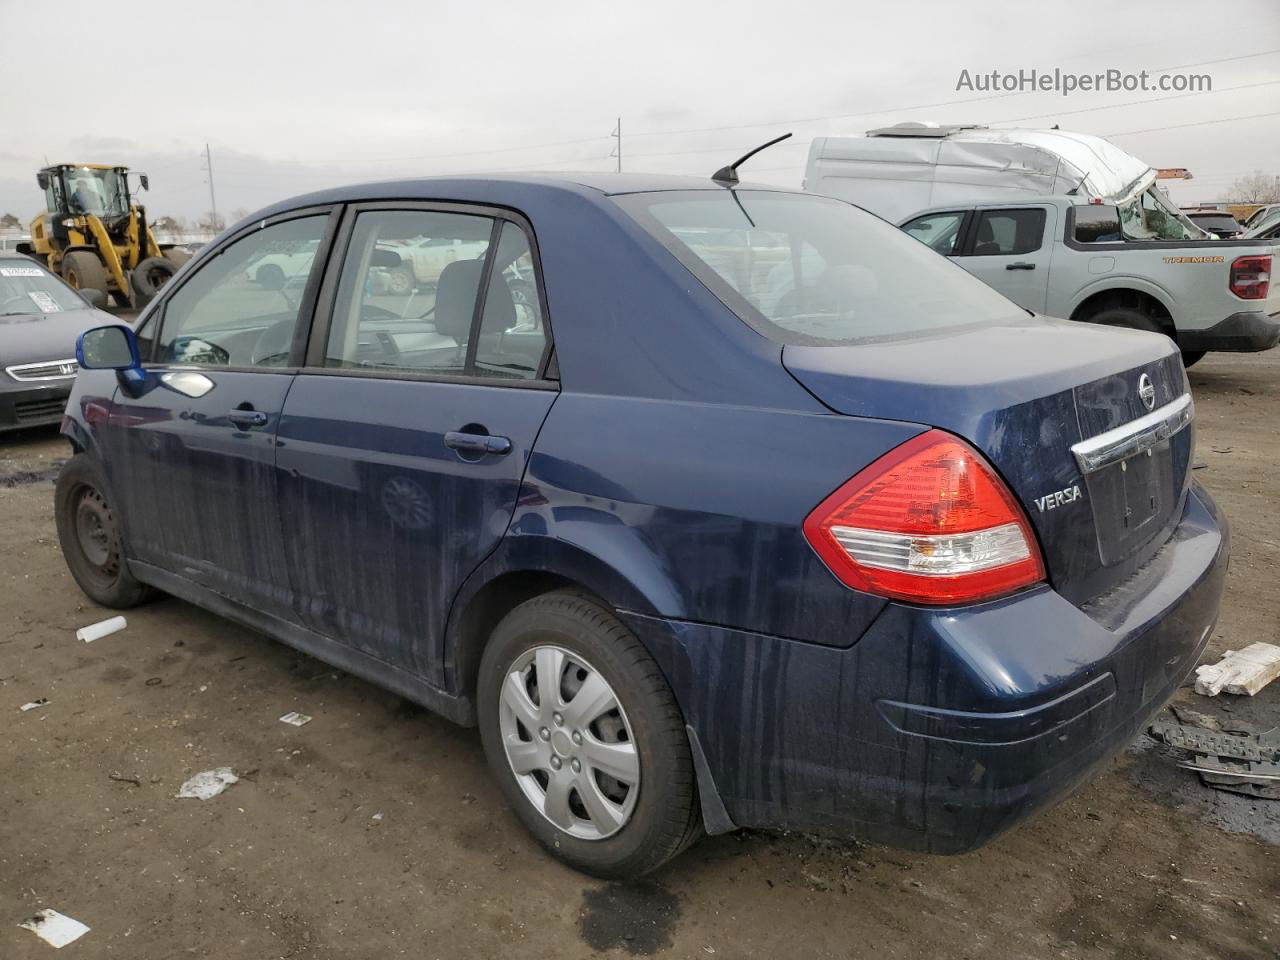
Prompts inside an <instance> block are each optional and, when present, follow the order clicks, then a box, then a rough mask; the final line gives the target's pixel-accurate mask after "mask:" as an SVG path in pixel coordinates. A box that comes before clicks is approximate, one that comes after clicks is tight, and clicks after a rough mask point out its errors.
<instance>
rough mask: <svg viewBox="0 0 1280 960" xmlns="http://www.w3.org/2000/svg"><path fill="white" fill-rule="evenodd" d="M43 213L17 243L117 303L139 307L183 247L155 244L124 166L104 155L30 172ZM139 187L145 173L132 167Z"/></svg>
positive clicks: (169, 272) (181, 256) (182, 257)
mask: <svg viewBox="0 0 1280 960" xmlns="http://www.w3.org/2000/svg"><path fill="white" fill-rule="evenodd" d="M36 182H37V183H39V184H40V189H41V190H43V191H44V195H45V207H46V211H45V212H44V213H41V214H38V215H37V216H36V217H35V219H33V220H32V221H31V241H30V243H24V244H21V245H19V247H18V249H19V250H21V251H22V252H23V253H26V254H28V255H29V256H32V257H35V258H36V259H37V260H40V261H41V262H43V263H44V264H45V266H47V267H48V268H49V269H50V270H52V271H53V272H54V273H57V274H59V275H61V277H62V279H64V280H66V281H67V283H69V284H70V285H71V286H73V287H75V288H76V289H77V290H100V291H102V293H103V294H104V295H106V294H109V295H110V296H111V298H112V299H114V300H115V302H116V303H117V304H119V305H120V306H122V307H132V308H134V309H141V308H142V307H144V306H146V305H147V303H149V302H150V301H151V299H152V298H153V297H154V296H155V295H156V293H157V292H158V291H159V289H160V287H161V286H163V285H164V282H165V281H166V280H168V279H169V278H170V277H171V276H173V275H174V274H175V273H176V272H177V270H178V268H179V267H180V266H182V264H183V263H185V262H186V261H187V260H188V259H189V257H190V254H188V253H186V252H185V251H182V250H177V249H174V248H162V247H161V246H160V245H159V244H158V243H156V238H155V236H154V235H153V234H152V232H151V228H150V227H148V226H147V216H146V211H145V210H144V209H143V208H142V206H141V205H139V204H136V203H134V202H133V200H132V198H131V197H130V193H129V169H128V168H127V167H117V166H111V165H110V164H104V163H60V164H55V165H53V166H49V167H45V168H44V169H43V170H41V171H40V172H39V173H38V174H36ZM138 183H139V185H140V186H141V188H142V189H143V190H146V189H147V187H148V182H147V177H146V175H145V174H139V175H138Z"/></svg>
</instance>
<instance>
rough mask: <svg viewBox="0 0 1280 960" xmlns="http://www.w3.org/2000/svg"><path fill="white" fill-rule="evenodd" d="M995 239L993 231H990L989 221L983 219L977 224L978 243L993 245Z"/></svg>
mask: <svg viewBox="0 0 1280 960" xmlns="http://www.w3.org/2000/svg"><path fill="white" fill-rule="evenodd" d="M995 239H996V234H995V231H994V230H992V229H991V221H990V220H988V219H986V218H985V217H984V218H983V219H982V221H981V222H980V223H979V224H978V242H979V243H993V242H994V241H995Z"/></svg>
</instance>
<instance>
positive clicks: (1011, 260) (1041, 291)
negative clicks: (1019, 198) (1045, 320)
mask: <svg viewBox="0 0 1280 960" xmlns="http://www.w3.org/2000/svg"><path fill="white" fill-rule="evenodd" d="M1056 218H1057V208H1056V207H1054V206H1052V205H1050V204H1045V205H1035V206H1027V207H990V208H985V209H984V208H981V207H980V208H978V209H977V210H975V211H973V223H972V225H971V227H970V229H969V231H968V235H967V237H966V239H965V242H964V246H963V248H962V249H961V251H960V254H961V255H960V257H959V258H958V259H957V260H956V262H957V263H958V264H960V266H962V267H964V268H965V269H966V270H968V271H969V272H970V273H972V274H973V275H974V276H975V277H977V278H978V279H979V280H982V281H984V282H985V283H986V284H987V285H988V286H991V287H994V288H995V289H997V290H999V291H1000V292H1001V293H1003V294H1004V295H1005V296H1006V297H1008V298H1009V299H1010V300H1012V301H1013V302H1014V303H1016V304H1018V306H1020V307H1026V308H1027V309H1028V310H1033V311H1035V312H1036V313H1044V310H1045V302H1046V300H1047V298H1048V292H1049V261H1050V259H1051V256H1052V253H1053V241H1052V237H1053V230H1054V226H1055V222H1056Z"/></svg>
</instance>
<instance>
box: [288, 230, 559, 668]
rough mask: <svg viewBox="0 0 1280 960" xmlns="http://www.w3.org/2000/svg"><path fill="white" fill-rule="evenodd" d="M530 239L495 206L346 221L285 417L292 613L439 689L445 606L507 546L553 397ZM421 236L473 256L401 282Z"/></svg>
mask: <svg viewBox="0 0 1280 960" xmlns="http://www.w3.org/2000/svg"><path fill="white" fill-rule="evenodd" d="M530 236H531V235H530V233H529V231H528V230H527V227H526V226H525V225H524V224H523V223H522V222H519V221H518V220H517V219H513V218H511V215H509V214H502V213H497V212H494V211H490V210H487V209H485V208H468V207H458V206H456V205H454V206H448V207H440V206H436V207H433V206H429V205H420V206H415V207H406V206H404V205H401V206H399V207H396V206H388V205H365V206H364V207H360V208H353V209H352V210H350V211H348V213H347V216H346V220H345V222H344V225H343V228H342V230H341V232H340V234H339V239H338V245H337V247H336V249H335V257H334V259H335V262H339V261H338V256H339V255H340V254H341V256H342V259H341V261H340V263H341V267H340V270H339V271H336V272H333V271H331V274H330V276H329V277H328V278H327V279H326V281H325V287H324V289H323V290H322V292H321V304H322V306H321V308H320V310H319V311H318V312H317V318H316V324H315V327H314V330H313V332H312V336H311V342H310V344H309V346H308V351H307V366H306V368H304V369H303V370H302V371H300V373H299V375H298V377H297V379H296V380H295V382H294V385H293V387H292V388H291V390H290V392H289V396H288V399H287V400H286V401H285V406H284V415H283V417H282V418H281V422H280V429H279V434H278V443H279V447H278V459H277V465H278V470H279V490H280V509H281V520H282V523H283V527H284V537H285V543H286V545H287V551H288V564H289V569H290V572H291V573H290V575H291V580H292V582H293V584H294V585H295V589H296V591H297V596H296V604H295V611H294V612H295V616H296V617H297V619H298V620H299V621H300V622H302V623H303V624H304V625H305V626H308V627H310V628H311V629H314V630H316V631H318V632H320V633H323V634H325V635H327V636H329V637H333V638H335V639H337V640H339V641H341V642H343V643H347V644H349V645H351V646H353V647H354V648H356V649H357V650H359V651H360V652H362V653H364V654H367V655H369V656H371V657H375V658H377V659H379V660H381V661H383V662H385V663H389V664H393V665H395V666H397V667H400V668H401V669H405V670H408V671H410V672H412V673H414V674H416V675H418V676H420V677H425V678H426V679H428V680H429V681H431V682H434V683H436V684H437V685H439V684H440V682H441V678H442V670H441V665H440V663H439V662H438V658H437V657H436V656H435V655H434V653H433V651H434V650H435V649H436V647H437V645H438V643H439V641H440V640H441V638H442V634H443V630H444V625H445V621H446V619H447V616H448V611H449V605H450V603H451V602H452V600H453V597H454V595H455V594H456V592H457V590H458V588H459V586H460V585H461V583H462V581H463V580H464V579H465V578H466V577H467V575H468V574H470V573H471V572H472V571H473V570H474V569H475V568H476V567H477V566H478V565H479V564H480V562H481V561H482V560H483V559H484V558H485V557H486V556H488V554H489V553H491V552H492V551H493V549H494V548H495V547H496V546H497V544H498V541H499V540H500V539H501V538H502V536H503V533H504V532H505V530H506V527H507V523H508V521H509V519H510V517H511V514H512V511H513V509H514V507H515V501H516V497H517V495H518V492H519V489H520V483H521V479H522V477H523V474H524V469H525V464H526V462H527V459H528V457H529V453H530V450H531V448H532V446H533V442H534V438H535V437H536V436H537V433H538V430H539V428H540V427H541V425H542V422H543V420H544V418H545V417H546V415H547V412H548V411H549V410H550V408H551V404H552V403H553V402H554V400H555V398H556V396H557V393H556V384H554V383H553V382H550V381H548V380H546V379H545V378H544V376H543V371H544V369H545V364H546V357H547V355H548V352H549V347H550V338H549V335H548V330H547V328H546V326H545V325H544V320H543V304H542V298H541V296H540V294H538V293H537V290H536V286H535V287H533V289H532V292H531V289H530V288H531V281H532V280H533V278H534V276H535V272H534V270H533V269H532V264H533V252H534V251H533V247H532V244H531V239H530ZM426 242H431V243H434V244H437V245H440V246H447V247H448V248H449V249H454V250H458V251H465V253H466V254H467V256H465V257H463V256H461V255H460V256H459V258H458V259H457V260H455V261H452V262H450V263H448V264H447V265H445V266H444V267H443V269H442V270H441V271H440V274H439V277H438V278H437V279H436V280H435V282H434V283H432V284H425V283H417V284H413V285H408V289H405V287H406V285H405V284H398V283H396V282H394V281H395V278H396V275H397V274H398V273H402V272H403V270H404V267H405V263H404V253H403V251H404V250H405V249H406V247H407V246H408V245H411V244H418V245H422V244H423V243H426ZM326 303H327V304H330V305H331V306H328V307H326V306H325V305H326Z"/></svg>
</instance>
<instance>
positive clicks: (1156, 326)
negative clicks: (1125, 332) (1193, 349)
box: [1087, 307, 1167, 333]
mask: <svg viewBox="0 0 1280 960" xmlns="http://www.w3.org/2000/svg"><path fill="white" fill-rule="evenodd" d="M1087 322H1088V323H1097V324H1101V325H1102V326H1104V327H1128V328H1129V329H1131V330H1150V331H1151V332H1152V333H1167V331H1166V330H1165V329H1164V327H1162V326H1161V325H1160V321H1158V320H1157V319H1156V318H1155V317H1153V316H1151V314H1149V313H1144V312H1143V311H1141V310H1135V309H1133V308H1132V307H1104V308H1103V309H1101V310H1099V311H1098V312H1097V313H1095V314H1094V315H1093V316H1091V317H1089V318H1088V321H1087Z"/></svg>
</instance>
